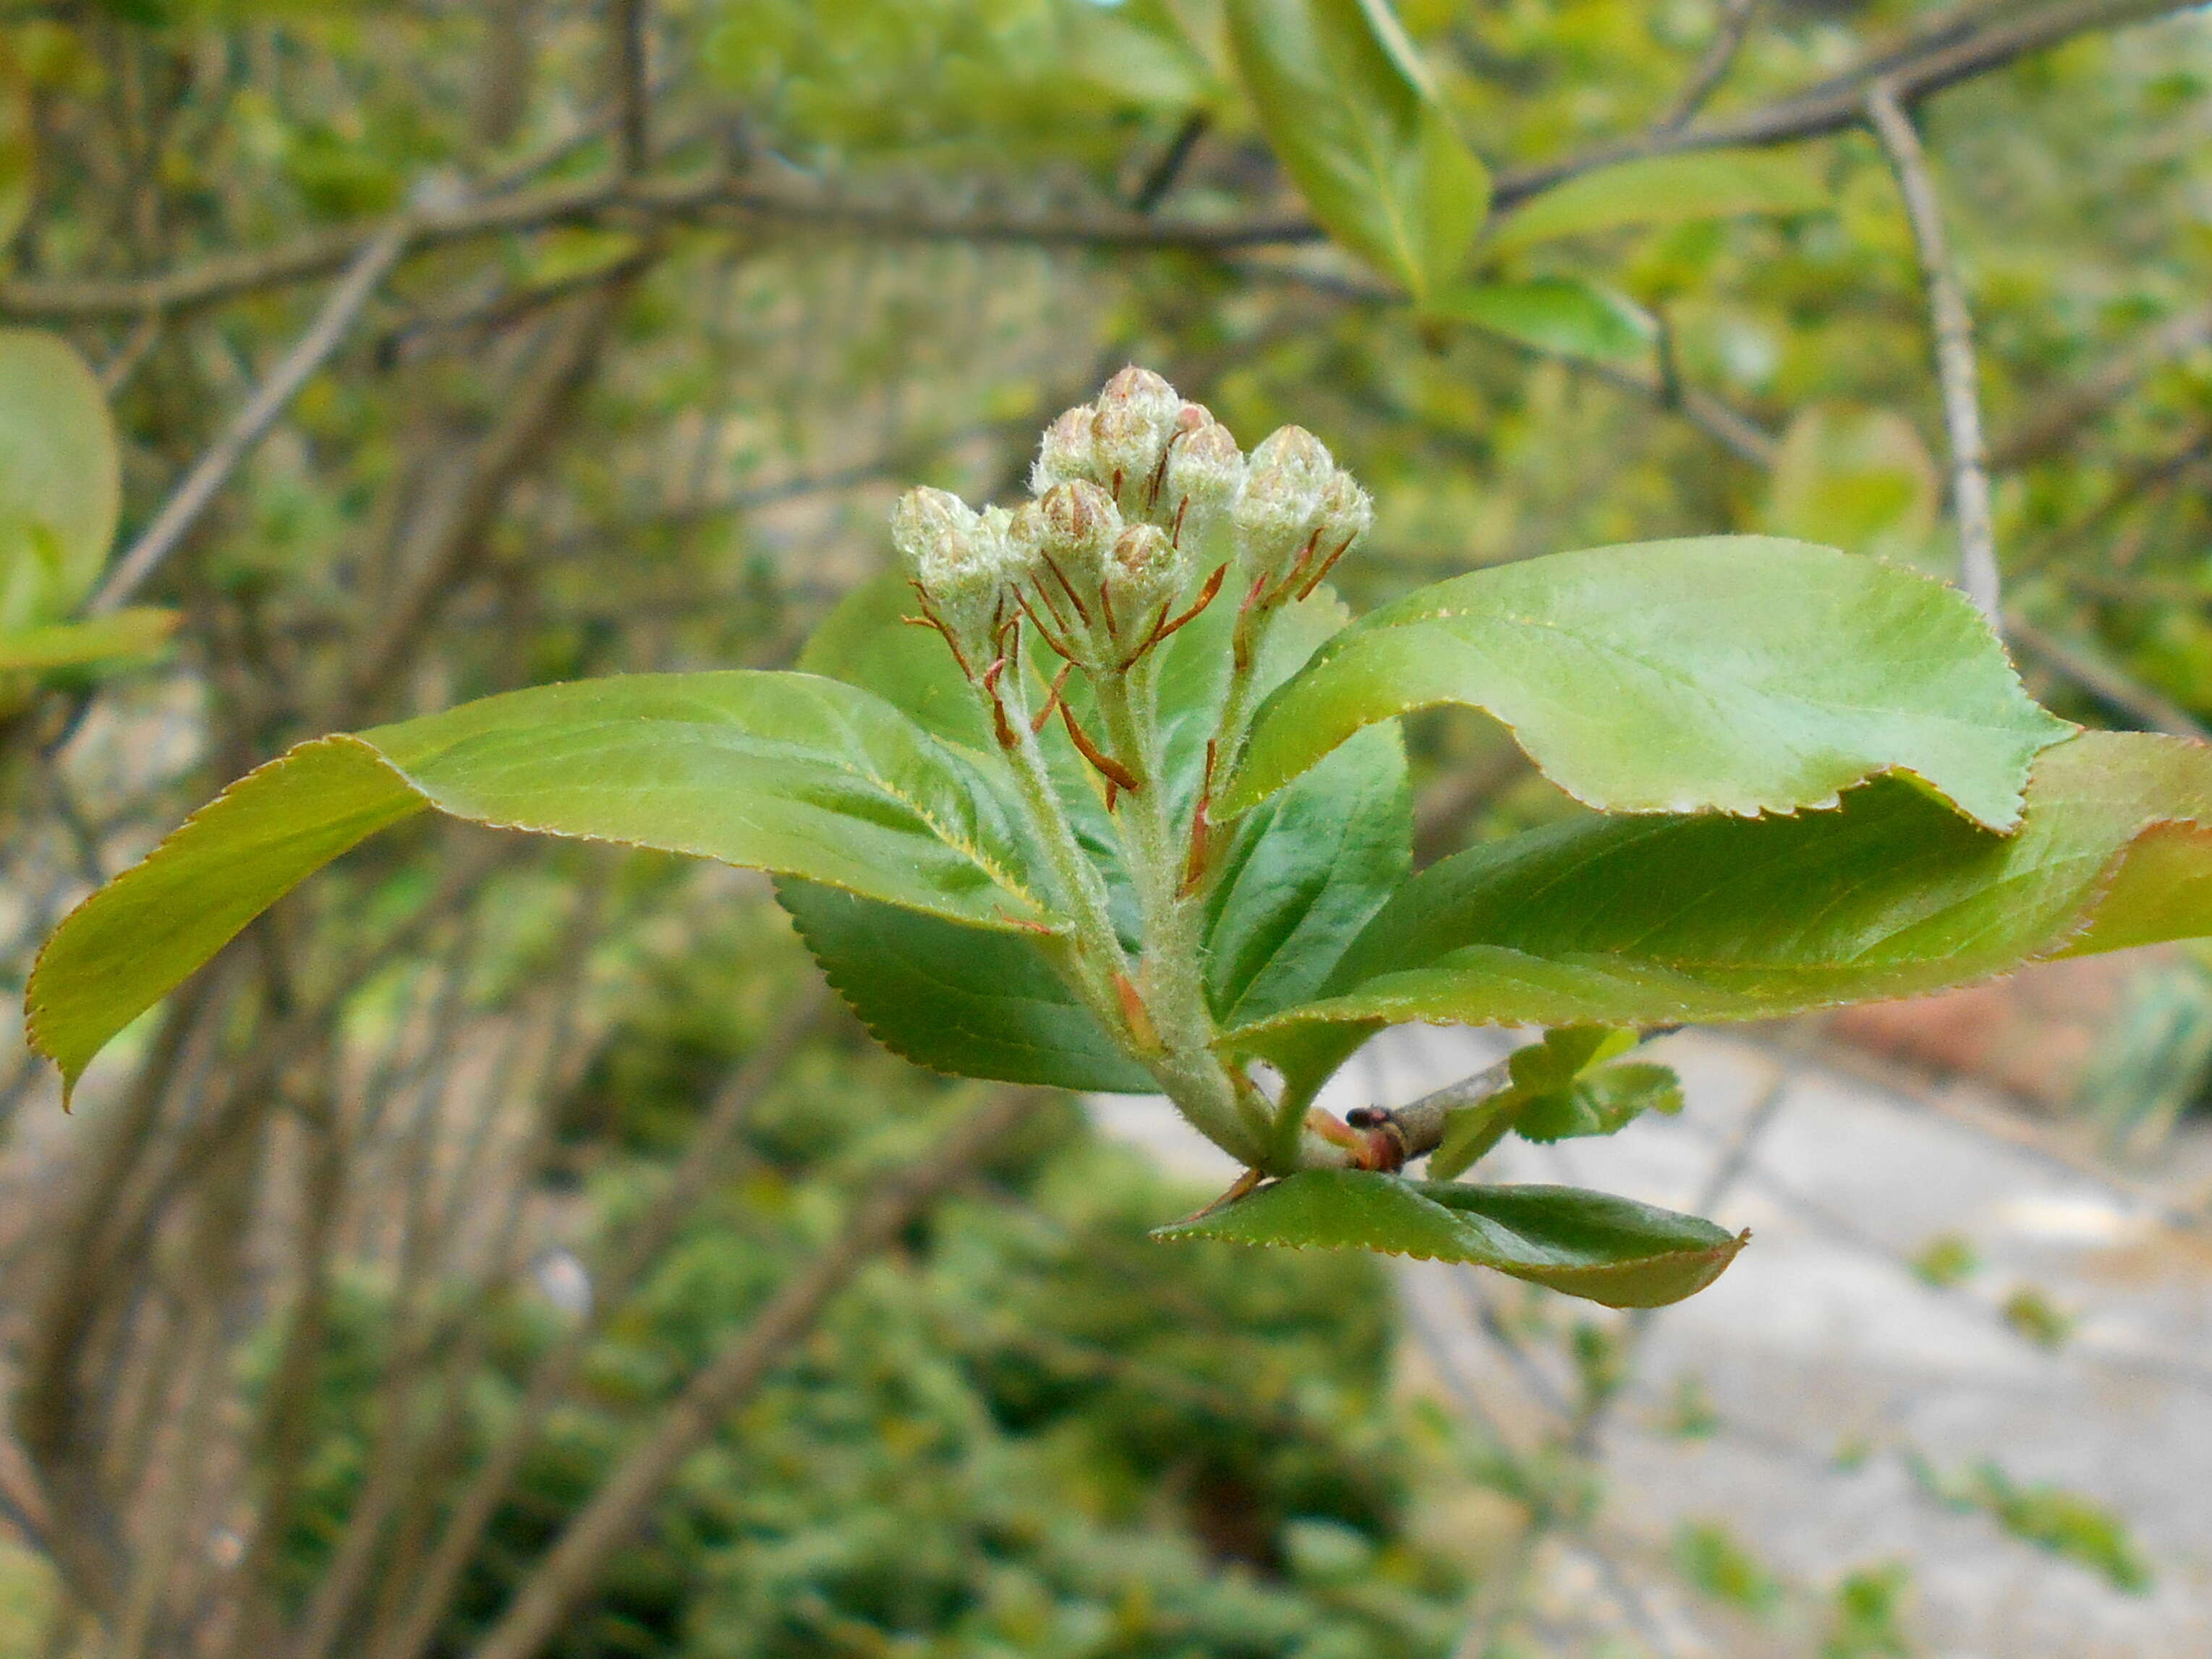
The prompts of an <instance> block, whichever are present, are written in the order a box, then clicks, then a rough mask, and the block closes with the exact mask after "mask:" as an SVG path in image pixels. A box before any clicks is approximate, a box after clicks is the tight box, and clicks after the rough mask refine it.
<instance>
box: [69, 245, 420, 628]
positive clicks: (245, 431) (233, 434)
mask: <svg viewBox="0 0 2212 1659" xmlns="http://www.w3.org/2000/svg"><path fill="white" fill-rule="evenodd" d="M410 234H412V221H411V220H410V218H408V217H407V216H405V215H402V216H400V217H399V218H397V219H395V220H393V221H392V222H391V223H390V224H388V225H386V227H385V228H384V229H383V230H382V231H381V232H380V233H379V234H377V236H376V237H375V238H374V240H371V241H370V242H369V243H368V245H367V246H364V247H363V248H362V250H361V252H359V253H357V254H356V255H355V256H354V258H353V261H352V263H351V264H349V265H348V266H347V267H346V271H345V275H344V276H343V277H342V278H341V279H340V280H339V282H338V284H337V287H336V288H334V289H331V296H330V298H329V299H328V300H326V301H324V302H323V308H322V310H321V311H319V312H318V313H316V316H315V320H314V322H313V324H312V325H309V327H308V329H307V332H306V333H305V334H302V335H301V337H300V338H299V340H298V342H297V343H295V344H294V346H293V347H292V349H291V350H289V351H288V352H286V353H285V354H284V356H283V361H282V362H279V363H278V364H277V365H276V368H274V369H273V370H271V371H270V375H269V378H268V379H267V380H264V381H263V382H262V383H261V385H260V386H259V387H258V389H257V390H256V391H255V392H254V393H253V395H252V397H251V398H247V399H246V407H245V408H243V409H241V410H239V412H238V418H237V419H235V420H234V421H233V422H231V424H230V427H229V429H228V430H227V431H226V432H224V434H223V435H222V437H220V438H218V439H217V440H216V441H215V443H214V445H213V446H212V447H210V449H209V450H208V451H207V453H205V454H204V455H202V456H201V457H200V459H199V460H198V461H197V463H196V464H195V465H193V467H192V470H191V471H190V472H189V473H187V474H186V475H185V481H184V482H183V483H180V484H179V485H178V486H177V488H176V490H175V492H174V493H173V494H172V495H170V497H169V499H168V500H167V501H164V502H163V503H162V504H161V511H160V512H159V513H155V515H154V521H153V522H152V523H151V524H149V525H148V526H146V528H145V530H144V532H142V533H141V534H140V536H139V538H138V539H137V541H136V542H134V543H132V544H131V550H130V551H129V552H127V553H125V555H124V556H122V558H120V559H118V561H117V562H116V563H115V565H114V567H113V568H112V569H111V570H109V572H108V573H107V577H106V580H104V581H103V582H101V583H100V590H99V592H95V593H94V595H93V596H92V599H90V600H89V601H88V603H87V605H86V606H85V610H86V612H87V613H88V615H91V616H94V617H100V616H105V615H106V614H107V613H108V612H109V611H113V610H116V609H117V608H118V607H119V606H121V605H125V604H127V603H128V602H129V601H130V600H131V598H132V597H133V596H134V595H135V594H137V592H138V590H139V589H140V588H142V587H143V586H145V585H146V583H147V581H148V580H149V579H150V578H151V577H152V576H153V574H154V573H155V571H157V570H159V569H160V568H161V563H162V561H163V560H165V559H167V557H168V556H169V555H170V554H172V553H173V552H174V551H176V550H177V548H178V546H179V544H181V543H182V542H183V541H184V539H185V534H186V532H189V531H190V530H191V527H192V526H193V525H194V524H195V523H196V522H197V520H198V519H199V516H200V514H201V513H204V512H205V511H206V510H207V507H208V504H209V503H210V502H211V501H214V500H215V498H216V495H217V493H218V492H220V491H221V490H222V487H223V485H224V484H226V483H228V482H229V481H230V475H231V474H232V473H233V472H234V471H237V469H238V465H239V463H240V462H241V461H243V460H244V459H246V456H247V455H248V454H250V453H252V450H253V447H254V446H255V445H257V444H258V443H259V442H260V441H261V440H262V439H263V438H264V436H266V435H267V434H268V431H269V428H270V427H272V426H274V425H275V424H276V417H277V416H280V415H282V414H283V412H284V410H285V409H286V408H287V407H288V406H289V404H290V403H291V401H292V399H293V398H295V396H297V395H298V393H299V390H300V388H301V386H305V385H306V384H307V377H308V376H309V375H311V374H313V373H314V372H315V371H316V369H318V368H320V367H322V364H323V361H324V360H325V358H327V357H328V356H330V355H331V353H332V352H333V351H336V350H337V349H338V346H339V344H340V343H342V342H343V340H344V338H345V337H346V331H347V330H349V328H351V327H352V326H353V321H354V319H355V318H356V317H358V316H359V315H360V314H361V308H362V307H363V306H365V305H367V304H368V297H369V295H372V294H374V292H375V291H376V285H377V284H378V283H380V282H382V281H383V280H384V278H385V276H386V273H387V272H389V271H390V270H391V269H392V266H393V265H395V264H398V262H399V257H400V255H402V254H403V253H404V252H406V251H407V243H408V239H409V237H410Z"/></svg>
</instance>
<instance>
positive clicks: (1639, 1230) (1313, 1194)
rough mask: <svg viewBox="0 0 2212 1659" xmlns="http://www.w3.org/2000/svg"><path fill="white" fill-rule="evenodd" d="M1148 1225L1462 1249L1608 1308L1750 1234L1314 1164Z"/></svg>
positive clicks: (1678, 1284)
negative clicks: (1225, 1201) (1193, 1212)
mask: <svg viewBox="0 0 2212 1659" xmlns="http://www.w3.org/2000/svg"><path fill="white" fill-rule="evenodd" d="M1152 1237H1155V1238H1162V1239H1182V1238H1218V1239H1225V1240H1227V1241H1229V1242H1231V1243H1238V1244H1278V1245H1290V1246H1318V1247H1320V1248H1322V1249H1339V1250H1344V1249H1350V1250H1376V1251H1380V1252H1382V1253H1383V1254H1385V1255H1411V1256H1419V1257H1422V1258H1424V1259H1426V1260H1431V1261H1466V1262H1472V1263H1473V1264H1474V1265H1475V1266H1477V1267H1493V1268H1495V1269H1497V1270H1498V1272H1499V1273H1510V1274H1511V1275H1512V1276H1513V1277H1514V1278H1516V1279H1527V1280H1528V1281H1530V1282H1531V1283H1533V1284H1537V1285H1548V1286H1549V1287H1550V1288H1551V1289H1553V1290H1555V1291H1563V1292H1564V1293H1565V1294H1566V1295H1568V1296H1575V1297H1583V1299H1584V1300H1586V1301H1590V1302H1600V1303H1603V1304H1605V1305H1606V1306H1607V1307H1609V1308H1656V1307H1662V1306H1663V1305H1665V1304H1668V1303H1670V1302H1680V1300H1681V1299H1682V1298H1683V1297H1686V1296H1692V1295H1694V1294H1696V1293H1697V1292H1698V1291H1701V1290H1703V1289H1705V1286H1706V1285H1710V1284H1711V1283H1712V1282H1713V1280H1715V1279H1717V1278H1719V1277H1720V1276H1721V1273H1722V1272H1723V1270H1724V1269H1725V1268H1726V1267H1728V1265H1729V1262H1731V1261H1735V1256H1736V1252H1737V1251H1739V1250H1741V1249H1742V1248H1743V1246H1744V1243H1745V1241H1746V1240H1747V1238H1749V1237H1750V1235H1749V1234H1748V1233H1730V1232H1729V1231H1727V1230H1726V1229H1724V1228H1722V1227H1717V1226H1715V1225H1713V1224H1712V1223H1711V1222H1710V1221H1704V1220H1700V1219H1699V1218H1697V1217H1696V1216H1688V1215H1681V1214H1679V1213H1677V1212H1674V1211H1673V1210H1661V1209H1655V1208H1654V1207H1652V1206H1650V1205H1648V1204H1638V1203H1637V1202H1635V1201H1634V1200H1631V1199H1626V1198H1616V1197H1613V1195H1612V1194H1607V1193H1593V1192H1586V1191H1584V1190H1583V1189H1582V1188H1578V1187H1475V1186H1462V1185H1459V1184H1457V1183H1455V1182H1445V1181H1408V1180H1406V1179H1404V1178H1403V1177H1401V1176H1389V1175H1378V1174H1376V1173H1373V1172H1371V1171H1368V1170H1302V1171H1301V1172H1299V1173H1298V1174H1297V1175H1293V1176H1286V1177H1285V1178H1284V1179H1283V1180H1280V1181H1277V1182H1270V1183H1269V1184H1268V1185H1267V1186H1265V1187H1262V1188H1260V1189H1259V1190H1258V1191H1257V1192H1255V1193H1254V1194H1252V1195H1251V1196H1250V1197H1249V1198H1245V1199H1243V1200H1239V1201H1238V1202H1237V1203H1234V1204H1231V1205H1228V1206H1225V1207H1224V1208H1222V1209H1219V1210H1217V1211H1215V1212H1213V1213H1212V1214H1211V1215H1206V1216H1201V1217H1199V1218H1194V1219H1192V1220H1189V1221H1182V1222H1177V1223H1176V1224H1175V1225H1172V1226H1167V1227H1161V1228H1158V1229H1156V1230H1154V1231H1153V1233H1152Z"/></svg>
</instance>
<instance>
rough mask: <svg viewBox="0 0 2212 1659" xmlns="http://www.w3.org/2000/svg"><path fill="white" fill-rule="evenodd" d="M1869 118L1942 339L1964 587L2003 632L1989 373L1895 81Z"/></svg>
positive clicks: (1871, 99) (1878, 95) (1870, 104)
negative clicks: (1986, 398) (1988, 433)
mask: <svg viewBox="0 0 2212 1659" xmlns="http://www.w3.org/2000/svg"><path fill="white" fill-rule="evenodd" d="M1866 111H1867V118H1868V119H1869V122H1870V123H1871V124H1872V125H1873V127H1874V130H1875V136H1876V137H1879V138H1880V139H1881V147H1882V149H1883V151H1884V152H1885V153H1886V154H1887V155H1888V157H1889V165H1890V167H1891V169H1892V170H1893V172H1895V173H1896V174H1897V188H1898V191H1899V194H1900V195H1902V196H1903V197H1904V198H1905V217H1906V219H1907V220H1909V221H1910V222H1911V226H1912V243H1913V246H1914V247H1915V248H1916V249H1917V250H1918V252H1919V255H1920V271H1921V276H1922V277H1923V280H1924V281H1925V282H1926V283H1927V286H1928V319H1929V328H1930V330H1931V331H1932V332H1933V333H1934V335H1935V343H1936V383H1937V385H1938V386H1940V387H1941V388H1942V393H1943V430H1944V434H1945V435H1946V437H1947V438H1948V441H1949V447H1950V451H1951V512H1952V515H1953V516H1954V518H1955V519H1956V520H1958V524H1959V586H1960V587H1962V588H1964V589H1965V590H1966V597H1967V598H1968V599H1972V601H1973V602H1974V605H1975V606H1976V608H1977V609H1978V610H1979V611H1981V613H1982V614H1983V615H1984V617H1988V618H1989V621H1990V627H1992V628H1998V629H2001V628H2002V626H2003V622H2004V616H2003V612H2002V609H2001V604H2002V601H2001V600H2000V598H1999V592H2000V589H1999V578H1998V574H1997V542H1996V521H1995V519H1994V517H1993V516H1992V514H1991V512H1990V474H1989V447H1988V445H1987V444H1986V443H1985V442H1984V440H1983V438H1982V393H1981V370H1980V368H1979V367H1978V365H1977V364H1976V362H1975V361H1974V320H1973V318H1972V315H1971V314H1969V313H1968V312H1967V310H1966V293H1965V291H1964V289H1961V287H1960V283H1959V273H1958V270H1957V268H1956V267H1955V265H1954V264H1953V262H1952V258H1951V251H1950V247H1949V244H1948V239H1947V238H1946V236H1945V235H1944V232H1943V208H1942V203H1940V202H1939V201H1937V200H1936V179H1935V176H1934V175H1933V174H1932V173H1929V169H1928V156H1927V153H1926V152H1925V151H1924V150H1923V149H1921V147H1920V135H1919V134H1918V133H1917V132H1915V131H1913V129H1912V122H1911V118H1909V117H1907V116H1906V114H1905V110H1904V108H1903V106H1900V105H1899V103H1898V101H1897V89H1896V88H1895V87H1894V86H1893V85H1892V84H1891V83H1890V82H1888V81H1887V80H1883V81H1877V82H1875V83H1874V85H1873V86H1872V87H1870V88H1868V91H1867V95H1866Z"/></svg>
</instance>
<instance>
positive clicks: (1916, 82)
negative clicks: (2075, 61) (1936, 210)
mask: <svg viewBox="0 0 2212 1659" xmlns="http://www.w3.org/2000/svg"><path fill="white" fill-rule="evenodd" d="M2187 9H2189V6H2188V3H2187V0H2062V3H2058V4H2053V5H2045V6H2041V7H2038V8H2036V9H2033V10H2029V11H2026V12H2018V13H2015V12H2013V11H2012V10H2011V9H2010V8H2009V7H2008V6H2006V5H2004V4H2003V3H2002V0H1998V3H1996V4H1993V5H1990V6H1987V7H1984V8H1978V9H1972V10H1963V11H1961V12H1958V13H1954V14H1952V15H1950V16H1948V17H1946V18H1943V19H1941V20H1939V21H1936V22H1935V23H1934V24H1932V25H1930V26H1929V27H1925V28H1923V29H1918V30H1915V31H1914V32H1912V33H1910V34H1908V35H1906V36H1905V37H1904V38H1903V39H1902V40H1898V41H1896V42H1895V43H1893V45H1891V46H1886V47H1881V48H1878V49H1877V50H1875V52H1872V53H1870V54H1869V56H1868V58H1866V60H1865V61H1864V62H1863V63H1861V64H1857V66H1855V67H1854V68H1852V69H1850V70H1845V71H1844V73H1842V74H1841V75H1838V76H1832V77H1831V78H1830V79H1828V80H1826V81H1822V82H1818V83H1817V84H1815V85H1813V86H1810V87H1807V88H1804V89H1803V90H1802V91H1799V92H1796V93H1792V94H1790V95H1789V96H1787V97H1784V98H1780V99H1778V100H1775V101H1774V102H1772V103H1769V104H1765V105H1762V106H1759V108H1757V109H1754V110H1748V111H1746V112H1744V113H1742V114H1741V115H1736V116H1731V117H1729V118H1728V119H1726V120H1722V121H1717V122H1712V123H1709V124H1705V125H1698V126H1692V127H1686V128H1683V129H1681V130H1680V131H1674V132H1668V131H1656V130H1655V131H1650V132H1645V133H1642V134H1639V135H1638V136H1637V137H1632V138H1626V139H1623V140H1621V141H1620V142H1619V143H1612V144H1605V145H1601V146H1598V147H1597V148H1595V149H1589V150H1585V151H1583V153H1582V154H1580V155H1571V156H1567V157H1565V158H1564V159H1562V160H1560V161H1549V162H1545V163H1541V164H1540V165H1538V166H1535V167H1522V168H1510V169H1506V170H1504V171H1502V172H1500V173H1498V178H1497V180H1496V183H1495V185H1494V187H1493V190H1492V201H1493V202H1494V203H1495V204H1497V205H1498V206H1499V207H1509V206H1511V205H1512V204H1515V203H1516V202H1520V201H1523V200H1525V199H1527V198H1528V197H1531V196H1534V195H1535V194H1536V193H1537V192H1538V191H1545V190H1548V189H1550V188H1551V187H1552V186H1553V185H1556V184H1559V183H1562V182H1564V181H1565V180H1566V179H1572V178H1575V177H1577V175H1579V174H1582V173H1589V172H1593V171H1595V169H1597V168H1599V167H1610V166H1611V165H1613V163H1614V162H1617V161H1633V160H1635V159H1637V158H1638V157H1639V156H1645V155H1676V154H1680V153H1681V152H1683V151H1686V150H1699V149H1727V148H1730V147H1732V146H1735V145H1755V146H1763V145H1771V144H1787V143H1796V142H1797V141H1799V140H1801V139H1805V138H1817V137H1822V136H1824V135H1826V134H1828V133H1834V132H1842V131H1846V130H1847V129H1849V128H1851V127H1855V126H1857V125H1860V123H1861V122H1862V121H1863V120H1864V119H1865V107H1866V95H1867V93H1868V92H1869V89H1870V88H1872V87H1873V85H1874V83H1875V82H1877V81H1883V80H1886V81H1887V82H1889V83H1890V85H1891V87H1892V88H1893V90H1894V93H1895V96H1896V98H1897V100H1898V101H1899V103H1900V104H1903V105H1905V106H1911V105H1913V104H1916V103H1917V102H1919V101H1920V100H1922V99H1923V98H1926V97H1928V96H1929V95H1930V94H1935V93H1938V92H1941V91H1942V90H1944V89H1945V88H1948V87H1954V86H1957V85H1958V84H1959V83H1960V82H1963V81H1970V80H1972V79H1973V78H1974V77H1975V76H1981V75H1987V74H1989V73H1990V71H1992V70H2000V69H2002V68H2004V67H2005V66H2006V65H2007V64H2012V63H2015V62H2017V61H2018V60H2019V59H2021V58H2026V57H2029V56H2031V55H2033V53H2035V52H2043V51H2046V50H2048V49H2049V48H2051V47H2052V46H2059V45H2062V44H2063V43H2064V42H2065V41H2068V40H2072V39H2074V38H2075V36H2077V35H2081V34H2088V33H2094V32H2095V31H2097V30H2099V29H2109V28H2120V27H2125V26H2126V25H2128V24H2131V23H2142V22H2148V21H2150V20H2152V19H2154V18H2158V17H2164V16H2167V15H2172V14H2173V13H2176V12H2180V11H2185V10H2187Z"/></svg>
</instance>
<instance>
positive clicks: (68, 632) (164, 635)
mask: <svg viewBox="0 0 2212 1659" xmlns="http://www.w3.org/2000/svg"><path fill="white" fill-rule="evenodd" d="M183 619H184V618H183V615H182V613H181V612H179V611H161V610H156V609H155V608H154V607H152V606H150V605H131V606H128V607H126V608H125V609H124V610H121V611H110V612H108V614H107V615H106V616H104V617H93V618H92V619H91V620H89V621H88V622H78V623H46V624H44V625H43V626H40V627H35V628H22V629H16V630H15V632H13V633H7V634H0V672H6V671H10V670H19V669H46V668H72V667H75V666H76V665H79V664H81V663H88V662H100V661H103V660H105V659H107V658H110V657H137V656H143V655H145V654H146V653H149V652H151V651H155V650H158V649H159V648H160V647H161V646H162V645H163V644H164V643H165V642H166V641H167V639H168V637H169V635H171V634H173V633H174V632H175V631H176V629H177V624H178V623H179V622H181V621H182V620H183Z"/></svg>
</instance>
